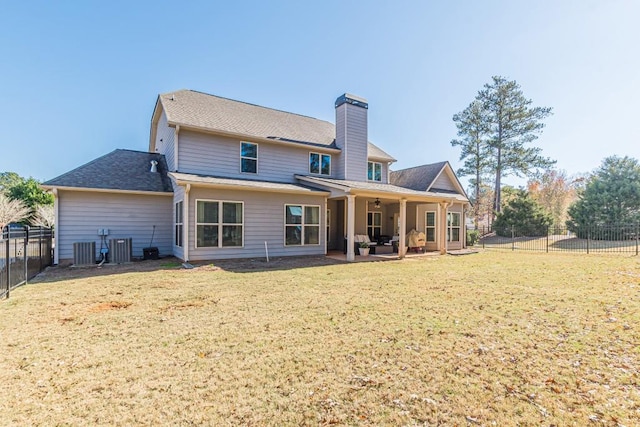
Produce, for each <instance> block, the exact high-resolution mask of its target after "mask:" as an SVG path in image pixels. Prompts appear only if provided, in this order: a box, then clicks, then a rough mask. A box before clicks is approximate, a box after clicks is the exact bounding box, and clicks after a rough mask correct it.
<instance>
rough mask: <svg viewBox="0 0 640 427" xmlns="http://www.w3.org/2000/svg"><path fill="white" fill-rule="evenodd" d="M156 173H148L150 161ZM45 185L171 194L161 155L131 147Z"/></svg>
mask: <svg viewBox="0 0 640 427" xmlns="http://www.w3.org/2000/svg"><path fill="white" fill-rule="evenodd" d="M152 160H155V161H157V162H158V166H157V168H158V172H157V173H154V172H150V169H151V161H152ZM42 186H43V187H45V188H54V187H69V188H87V189H103V190H120V191H145V192H146V191H148V192H160V193H172V192H173V189H172V186H171V182H170V180H169V178H168V177H167V163H166V161H165V159H164V156H163V155H161V154H157V153H146V152H143V151H133V150H115V151H112V152H111V153H109V154H105V155H104V156H102V157H98V158H97V159H95V160H92V161H90V162H89V163H86V164H84V165H82V166H80V167H78V168H75V169H73V170H72V171H69V172H67V173H65V174H63V175H60V176H58V177H56V178H53V179H50V180H49V181H46V182H44V183H43V184H42Z"/></svg>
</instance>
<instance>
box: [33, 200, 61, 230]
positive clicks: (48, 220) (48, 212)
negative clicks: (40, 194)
mask: <svg viewBox="0 0 640 427" xmlns="http://www.w3.org/2000/svg"><path fill="white" fill-rule="evenodd" d="M55 221H56V215H55V212H54V210H53V206H51V205H38V206H37V207H36V212H35V214H34V217H33V221H32V222H33V225H39V226H40V227H49V228H51V227H53V225H54V224H55Z"/></svg>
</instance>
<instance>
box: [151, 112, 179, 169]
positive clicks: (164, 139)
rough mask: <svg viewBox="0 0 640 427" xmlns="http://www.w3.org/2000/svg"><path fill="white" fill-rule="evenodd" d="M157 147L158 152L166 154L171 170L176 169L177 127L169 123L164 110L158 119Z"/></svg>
mask: <svg viewBox="0 0 640 427" xmlns="http://www.w3.org/2000/svg"><path fill="white" fill-rule="evenodd" d="M156 139H157V141H156V148H157V151H158V153H160V154H164V157H165V159H166V161H167V167H168V168H169V170H170V171H174V170H176V167H175V148H174V147H175V141H174V140H175V129H174V128H171V127H169V125H168V124H167V116H166V114H165V113H164V111H163V112H162V115H161V116H160V120H159V121H158V131H157V133H156Z"/></svg>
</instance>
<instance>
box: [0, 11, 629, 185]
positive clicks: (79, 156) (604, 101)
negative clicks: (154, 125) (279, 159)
mask: <svg viewBox="0 0 640 427" xmlns="http://www.w3.org/2000/svg"><path fill="white" fill-rule="evenodd" d="M1 10H2V15H3V19H2V25H1V26H0V53H1V57H0V126H1V128H2V132H1V133H0V171H14V172H17V173H18V174H20V175H22V176H33V177H35V178H37V179H39V180H47V179H50V178H53V177H55V176H57V175H59V174H62V173H64V172H66V171H68V170H71V169H73V168H75V167H77V166H79V165H81V164H84V163H86V162H87V161H90V160H92V159H94V158H96V157H98V156H101V155H103V154H106V153H108V152H110V151H112V150H114V149H116V148H130V149H136V150H146V149H147V148H148V136H149V124H150V120H151V113H152V110H153V107H154V103H155V100H156V97H157V95H158V93H164V92H169V91H172V90H177V89H183V88H186V89H194V90H199V91H202V92H207V93H212V94H215V95H220V96H225V97H229V98H233V99H238V100H242V101H247V102H251V103H256V104H260V105H264V106H268V107H273V108H277V109H282V110H286V111H292V112H296V113H300V114H304V115H308V116H313V117H317V118H319V119H324V120H329V121H331V122H334V109H333V102H334V100H335V98H336V97H337V96H339V95H341V94H342V93H344V92H349V93H353V94H356V95H360V96H363V97H365V98H367V99H368V100H369V107H370V109H369V139H370V140H371V141H372V142H374V143H376V144H378V145H379V146H380V147H382V148H383V149H385V150H386V151H387V152H389V153H390V154H391V155H393V156H394V157H396V158H397V159H398V162H397V163H396V164H395V169H400V168H405V167H410V166H415V165H419V164H424V163H432V162H436V161H440V160H449V161H451V162H452V164H453V165H454V167H455V168H457V167H458V166H459V163H460V162H459V161H458V155H459V151H458V150H457V149H456V148H452V147H451V145H450V141H451V139H452V138H454V137H455V136H456V135H455V133H456V129H455V126H454V123H453V121H452V119H451V118H452V116H453V114H455V113H457V112H459V111H461V110H462V109H464V108H465V107H466V106H467V105H468V104H469V103H470V102H471V101H472V100H473V98H474V96H475V95H476V93H477V91H478V90H479V89H481V88H482V86H483V85H484V84H485V83H487V82H489V81H490V79H491V76H492V75H502V76H505V77H508V78H509V79H513V80H516V81H517V82H518V83H519V84H520V85H521V87H522V89H523V91H524V94H525V96H527V97H528V98H531V99H532V100H533V103H534V105H538V106H548V107H553V110H554V115H553V116H552V117H550V118H548V119H547V120H546V124H547V127H546V128H545V131H544V133H543V134H542V136H541V138H540V139H539V140H538V141H537V145H539V146H540V147H542V148H543V150H544V154H545V155H547V156H549V157H552V158H554V159H556V160H557V161H558V165H557V166H558V167H559V168H562V169H565V170H567V171H568V172H569V173H578V172H587V171H591V170H593V169H594V168H596V167H597V166H598V165H599V164H600V162H601V161H602V159H603V158H605V157H607V156H610V155H613V154H617V155H621V156H622V155H629V156H632V157H635V158H637V159H640V126H638V124H639V122H640V120H639V118H638V117H639V116H640V107H638V105H639V103H640V48H639V42H640V25H639V24H638V19H639V18H640V2H639V1H634V0H628V1H620V0H607V1H592V0H574V1H570V0H565V1H535V2H522V1H506V0H505V1H475V0H466V1H465V0H461V1H395V2H387V1H384V2H383V1H345V0H342V1H327V0H323V1H320V2H303V1H286V2H285V1H274V2H264V1H255V2H248V1H247V2H244V1H235V2H231V1H225V2H222V1H219V2H213V1H189V2H168V1H153V2H148V1H100V2H97V1H86V2H79V1H75V2H49V1H40V2H37V1H34V2H26V1H25V2H20V1H13V2H9V1H3V4H2V9H1ZM505 181H506V182H507V183H510V182H511V183H515V184H521V183H522V182H521V181H518V180H513V179H510V178H507V179H506V180H505Z"/></svg>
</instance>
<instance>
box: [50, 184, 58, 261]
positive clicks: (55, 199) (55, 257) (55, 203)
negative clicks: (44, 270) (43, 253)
mask: <svg viewBox="0 0 640 427" xmlns="http://www.w3.org/2000/svg"><path fill="white" fill-rule="evenodd" d="M51 192H52V193H53V215H54V220H53V228H54V236H55V249H54V250H53V264H54V265H58V262H59V261H60V244H59V243H60V215H59V213H60V202H59V200H58V189H57V188H53V189H52V190H51Z"/></svg>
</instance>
